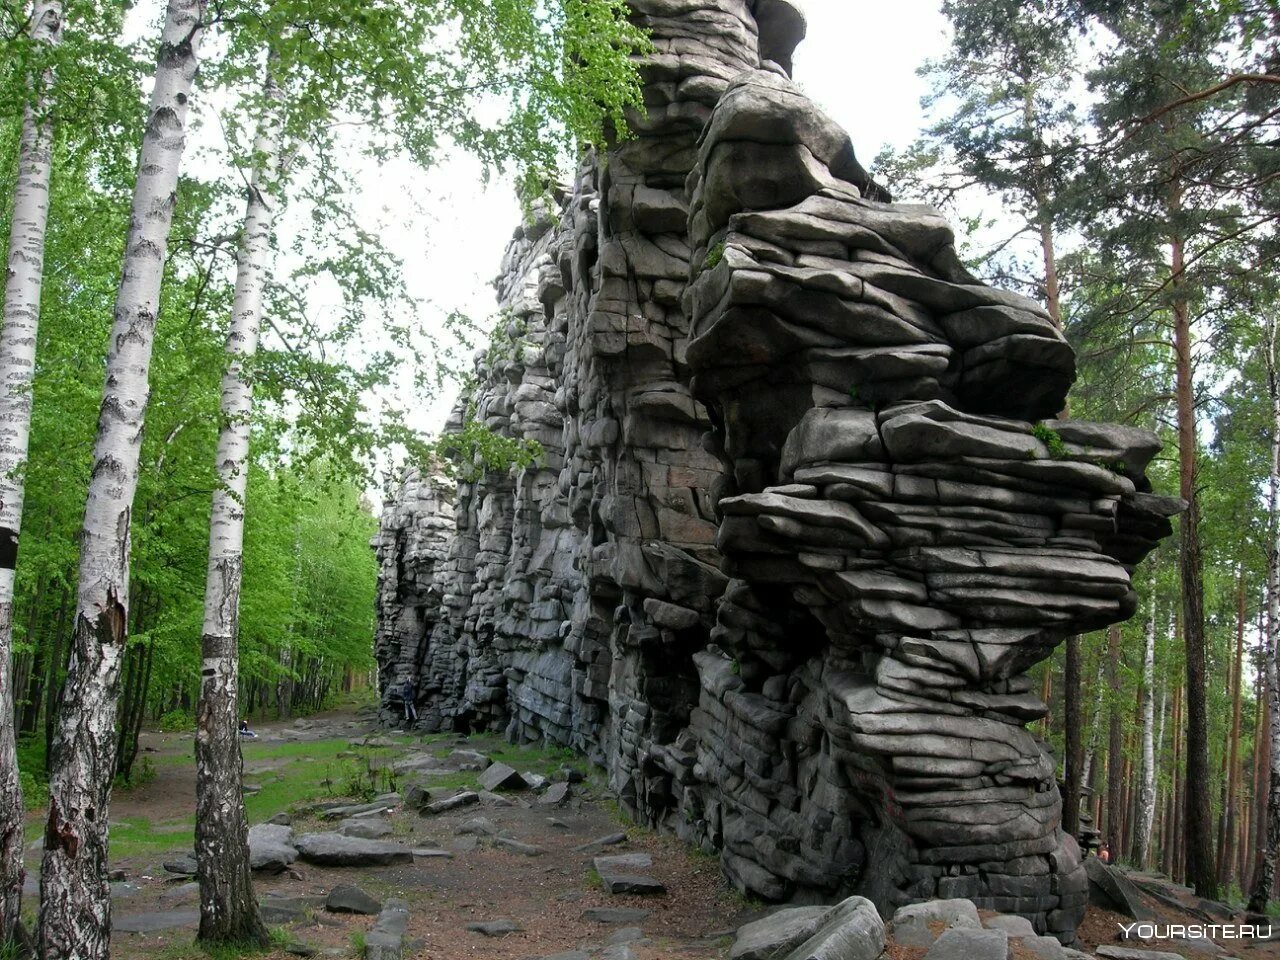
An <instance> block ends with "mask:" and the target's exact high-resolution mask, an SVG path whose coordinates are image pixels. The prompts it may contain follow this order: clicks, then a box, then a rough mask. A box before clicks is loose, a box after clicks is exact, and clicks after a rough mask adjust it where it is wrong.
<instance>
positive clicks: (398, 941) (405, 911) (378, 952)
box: [364, 899, 409, 960]
mask: <svg viewBox="0 0 1280 960" xmlns="http://www.w3.org/2000/svg"><path fill="white" fill-rule="evenodd" d="M408 929H409V904H408V903H406V902H405V901H404V900H399V899H392V900H388V901H387V902H386V904H385V905H383V907H382V912H381V913H379V914H378V919H377V921H375V923H374V925H373V929H372V930H370V931H369V933H368V934H366V935H365V938H364V960H404V953H405V951H404V935H405V932H406V931H407V930H408Z"/></svg>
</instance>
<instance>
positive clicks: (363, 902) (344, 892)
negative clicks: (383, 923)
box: [324, 883, 382, 917]
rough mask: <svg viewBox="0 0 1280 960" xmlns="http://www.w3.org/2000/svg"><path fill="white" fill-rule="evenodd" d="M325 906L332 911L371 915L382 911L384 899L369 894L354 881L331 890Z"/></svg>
mask: <svg viewBox="0 0 1280 960" xmlns="http://www.w3.org/2000/svg"><path fill="white" fill-rule="evenodd" d="M324 908H325V909H326V910H328V911H329V912H330V913H354V914H358V915H360V916H366V917H371V916H373V915H374V914H376V913H381V912H382V901H381V900H377V899H375V898H374V897H371V896H369V894H367V893H365V892H364V891H363V890H361V889H360V888H359V887H357V886H356V885H355V884H352V883H341V884H338V886H336V887H334V888H333V889H332V890H330V891H329V896H328V897H327V898H326V899H325V901H324Z"/></svg>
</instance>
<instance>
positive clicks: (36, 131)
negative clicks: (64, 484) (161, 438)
mask: <svg viewBox="0 0 1280 960" xmlns="http://www.w3.org/2000/svg"><path fill="white" fill-rule="evenodd" d="M61 38H62V0H35V4H34V6H33V8H32V12H31V39H32V40H33V41H35V42H36V43H46V44H49V45H50V46H53V45H55V44H57V43H58V42H59V41H60V40H61ZM33 80H34V78H33ZM52 80H53V78H52V77H51V76H49V75H46V76H44V77H43V78H41V79H40V81H39V83H33V84H32V91H31V92H32V94H33V96H32V101H31V102H30V103H28V104H27V107H26V111H25V113H24V115H23V118H22V136H21V140H20V141H19V146H18V179H17V183H16V185H15V187H14V192H13V219H12V222H11V224H10V228H9V259H8V264H7V270H6V275H5V288H4V328H3V330H2V331H0V944H4V943H8V942H10V941H13V940H15V939H17V937H18V934H19V929H18V927H19V917H20V915H21V910H22V883H23V879H24V870H23V866H22V848H23V829H22V819H23V818H22V810H23V808H22V787H21V785H20V782H19V780H18V753H17V743H16V741H15V731H14V724H13V723H11V722H10V719H9V718H11V717H12V716H13V712H14V705H15V698H16V696H17V690H16V686H15V683H14V676H13V665H12V661H13V588H14V574H15V567H16V565H17V559H18V531H19V529H20V528H21V526H22V500H23V479H22V476H23V475H22V466H23V464H24V463H26V460H27V444H28V440H29V438H30V436H31V380H32V376H33V374H34V373H35V364H36V328H37V325H38V323H39V320H40V288H41V286H42V284H43V282H44V243H45V232H46V228H47V226H48V222H49V181H50V178H51V176H52V173H53V124H52V122H51V121H50V119H49V115H48V113H49V106H50V104H49V100H48V97H47V96H45V94H44V91H46V90H47V89H48V86H49V84H50V83H52Z"/></svg>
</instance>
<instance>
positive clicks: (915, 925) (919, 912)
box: [893, 900, 982, 947]
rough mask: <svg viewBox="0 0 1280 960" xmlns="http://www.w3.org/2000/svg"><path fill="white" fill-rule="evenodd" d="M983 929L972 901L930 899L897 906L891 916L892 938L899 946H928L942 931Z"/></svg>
mask: <svg viewBox="0 0 1280 960" xmlns="http://www.w3.org/2000/svg"><path fill="white" fill-rule="evenodd" d="M954 928H963V929H970V930H980V929H982V921H981V920H979V919H978V908H977V907H975V906H974V905H973V902H972V901H971V900H930V901H926V902H925V903H910V904H907V905H906V906H904V907H899V908H898V910H897V912H896V913H894V915H893V939H894V942H895V943H897V944H898V945H899V946H904V947H928V946H931V945H932V944H933V942H934V941H935V940H936V939H938V934H939V933H940V932H941V931H942V930H950V929H954Z"/></svg>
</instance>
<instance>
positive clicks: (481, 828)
mask: <svg viewBox="0 0 1280 960" xmlns="http://www.w3.org/2000/svg"><path fill="white" fill-rule="evenodd" d="M454 832H455V833H457V834H458V835H459V836H466V835H468V834H471V835H472V836H476V837H496V836H497V835H498V825H497V824H496V823H494V822H493V821H492V820H490V819H489V818H488V817H472V818H471V819H470V820H464V821H462V824H461V826H459V827H458V829H457V830H456V831H454Z"/></svg>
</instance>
